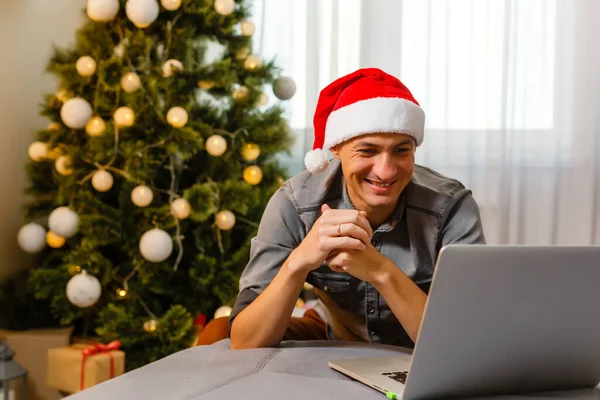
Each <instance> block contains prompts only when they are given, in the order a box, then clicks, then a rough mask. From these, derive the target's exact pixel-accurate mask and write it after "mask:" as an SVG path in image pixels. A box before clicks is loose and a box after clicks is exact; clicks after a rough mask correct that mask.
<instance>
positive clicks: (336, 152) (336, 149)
mask: <svg viewBox="0 0 600 400" xmlns="http://www.w3.org/2000/svg"><path fill="white" fill-rule="evenodd" d="M339 146H340V145H339V144H336V145H335V146H333V147H332V148H331V149H329V151H330V152H331V154H332V155H333V157H334V158H337V159H338V160H339V159H340V149H339Z"/></svg>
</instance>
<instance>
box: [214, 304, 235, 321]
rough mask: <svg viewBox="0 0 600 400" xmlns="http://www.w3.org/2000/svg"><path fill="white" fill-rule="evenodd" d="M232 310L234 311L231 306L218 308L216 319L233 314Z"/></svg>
mask: <svg viewBox="0 0 600 400" xmlns="http://www.w3.org/2000/svg"><path fill="white" fill-rule="evenodd" d="M231 311H232V309H231V307H229V306H221V307H219V308H217V310H216V311H215V319H217V318H223V317H229V316H230V315H231Z"/></svg>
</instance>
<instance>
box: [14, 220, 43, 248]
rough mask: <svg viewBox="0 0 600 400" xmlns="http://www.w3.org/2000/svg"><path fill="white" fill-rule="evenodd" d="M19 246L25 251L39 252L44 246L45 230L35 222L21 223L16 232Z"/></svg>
mask: <svg viewBox="0 0 600 400" xmlns="http://www.w3.org/2000/svg"><path fill="white" fill-rule="evenodd" d="M17 242H18V243H19V247H20V248H21V249H22V250H23V251H26V252H27V253H39V252H40V251H42V250H43V249H44V247H46V230H45V229H44V228H43V227H42V226H41V225H40V224H36V223H35V222H31V223H29V224H27V225H23V226H22V227H21V229H19V232H18V233H17Z"/></svg>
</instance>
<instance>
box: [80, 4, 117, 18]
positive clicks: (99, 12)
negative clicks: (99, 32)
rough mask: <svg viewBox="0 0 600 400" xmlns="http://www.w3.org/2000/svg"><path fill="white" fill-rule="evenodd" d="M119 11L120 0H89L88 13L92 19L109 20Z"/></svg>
mask: <svg viewBox="0 0 600 400" xmlns="http://www.w3.org/2000/svg"><path fill="white" fill-rule="evenodd" d="M118 13H119V0H88V1H87V15H88V17H90V19H91V20H92V21H96V22H108V21H112V20H113V19H115V17H116V16H117V14H118Z"/></svg>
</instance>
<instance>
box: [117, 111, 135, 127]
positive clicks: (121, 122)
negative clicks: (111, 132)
mask: <svg viewBox="0 0 600 400" xmlns="http://www.w3.org/2000/svg"><path fill="white" fill-rule="evenodd" d="M113 118H114V120H115V123H116V124H117V126H120V127H123V128H127V127H130V126H131V125H133V123H134V122H135V113H134V112H133V110H132V109H131V108H129V107H119V108H117V109H116V110H115V112H114V114H113Z"/></svg>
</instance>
